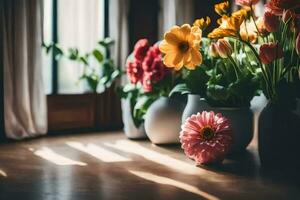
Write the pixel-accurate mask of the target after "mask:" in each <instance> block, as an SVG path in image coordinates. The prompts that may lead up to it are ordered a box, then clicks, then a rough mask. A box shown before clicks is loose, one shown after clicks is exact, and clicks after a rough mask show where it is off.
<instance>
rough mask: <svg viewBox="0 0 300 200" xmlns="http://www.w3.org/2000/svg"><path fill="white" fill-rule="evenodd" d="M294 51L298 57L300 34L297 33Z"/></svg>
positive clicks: (299, 52) (299, 53) (299, 54)
mask: <svg viewBox="0 0 300 200" xmlns="http://www.w3.org/2000/svg"><path fill="white" fill-rule="evenodd" d="M295 49H296V53H297V54H298V56H300V32H299V33H298V36H297V38H296V44H295Z"/></svg>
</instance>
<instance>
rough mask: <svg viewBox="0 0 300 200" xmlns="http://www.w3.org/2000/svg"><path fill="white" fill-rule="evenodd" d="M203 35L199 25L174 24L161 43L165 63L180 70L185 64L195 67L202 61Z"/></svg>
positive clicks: (191, 68)
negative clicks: (201, 46) (201, 43)
mask: <svg viewBox="0 0 300 200" xmlns="http://www.w3.org/2000/svg"><path fill="white" fill-rule="evenodd" d="M201 37H202V32H201V29H200V28H199V27H197V26H193V27H191V26H190V25H189V24H184V25H182V26H181V27H179V26H173V27H172V28H171V29H170V30H169V31H167V32H166V33H165V35H164V40H163V41H162V42H161V43H160V45H159V49H160V51H161V52H162V53H164V54H165V56H164V64H165V65H166V66H167V67H170V68H175V70H180V69H181V68H182V67H183V66H185V67H186V68H187V69H190V70H193V69H195V68H196V66H198V65H200V64H201V63H202V55H201V53H200V42H201Z"/></svg>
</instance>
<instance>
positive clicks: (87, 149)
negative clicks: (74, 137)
mask: <svg viewBox="0 0 300 200" xmlns="http://www.w3.org/2000/svg"><path fill="white" fill-rule="evenodd" d="M66 144H67V145H68V146H70V147H73V148H74V149H77V150H79V151H82V152H84V153H87V154H89V155H91V156H93V157H95V158H97V159H99V160H101V161H103V162H127V161H131V159H129V158H125V157H124V156H121V155H119V154H117V153H114V152H111V151H109V150H107V149H105V148H102V147H99V146H97V145H95V144H92V143H88V144H87V145H84V144H82V143H80V142H66Z"/></svg>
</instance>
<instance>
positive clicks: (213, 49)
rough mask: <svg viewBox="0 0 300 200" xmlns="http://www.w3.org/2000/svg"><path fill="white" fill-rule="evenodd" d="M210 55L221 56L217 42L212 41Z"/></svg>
mask: <svg viewBox="0 0 300 200" xmlns="http://www.w3.org/2000/svg"><path fill="white" fill-rule="evenodd" d="M209 55H210V56H211V57H217V56H219V54H218V51H217V44H216V43H211V45H210V46H209Z"/></svg>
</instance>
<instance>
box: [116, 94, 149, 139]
mask: <svg viewBox="0 0 300 200" xmlns="http://www.w3.org/2000/svg"><path fill="white" fill-rule="evenodd" d="M121 106H122V119H123V124H124V133H125V135H126V137H127V138H129V139H143V138H147V135H146V132H145V126H144V123H142V124H141V125H140V126H139V127H136V126H135V124H134V122H133V119H132V115H131V105H130V101H129V100H127V99H122V101H121Z"/></svg>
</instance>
